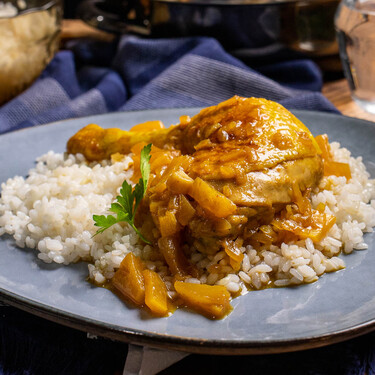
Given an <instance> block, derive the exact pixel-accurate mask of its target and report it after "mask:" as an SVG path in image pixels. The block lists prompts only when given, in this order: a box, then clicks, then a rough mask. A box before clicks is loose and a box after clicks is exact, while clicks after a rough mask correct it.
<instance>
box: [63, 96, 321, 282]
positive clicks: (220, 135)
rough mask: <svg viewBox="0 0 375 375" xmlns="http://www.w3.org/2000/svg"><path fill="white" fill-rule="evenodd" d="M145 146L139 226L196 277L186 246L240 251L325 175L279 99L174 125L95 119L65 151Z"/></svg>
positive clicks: (225, 108)
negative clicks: (108, 123) (144, 127)
mask: <svg viewBox="0 0 375 375" xmlns="http://www.w3.org/2000/svg"><path fill="white" fill-rule="evenodd" d="M140 142H143V144H147V143H152V144H153V150H152V153H151V155H152V157H151V177H150V182H149V187H148V190H147V194H146V197H145V198H144V199H143V201H142V205H141V207H140V209H139V213H138V223H139V225H141V226H142V231H143V232H144V233H145V236H146V237H147V236H148V238H150V237H152V238H150V240H152V241H153V242H154V243H155V244H156V246H158V247H159V248H160V250H161V252H162V254H163V255H164V258H165V259H166V261H167V263H168V265H169V267H170V269H171V271H172V274H174V275H176V276H177V277H184V276H187V275H192V274H194V271H192V269H191V267H189V265H188V262H187V261H186V259H185V257H184V255H183V254H182V252H181V244H182V243H189V244H191V245H192V246H194V247H195V248H197V249H198V250H200V251H202V252H206V253H214V252H216V251H218V250H219V249H220V248H223V247H224V248H226V249H227V250H228V249H229V250H228V252H230V251H232V253H233V254H234V253H235V250H233V249H234V247H235V246H237V245H242V244H243V243H246V242H249V241H250V242H251V239H252V236H254V235H255V234H256V233H257V232H258V231H259V228H260V227H261V226H262V225H266V224H269V223H271V221H272V220H273V219H274V218H275V215H276V214H277V213H278V212H280V210H282V209H283V208H285V206H286V205H287V204H290V203H291V202H293V201H294V200H295V196H296V191H297V192H298V194H305V193H308V191H309V190H311V189H312V188H314V187H315V186H316V185H317V184H318V183H319V181H320V179H321V177H322V175H323V164H322V159H321V156H320V149H319V146H318V145H317V143H316V141H315V139H314V137H313V136H312V134H311V133H310V131H309V130H308V129H307V128H306V126H305V125H304V124H302V122H301V121H299V120H298V119H297V118H296V117H295V116H294V115H293V114H292V113H290V112H289V111H288V110H286V109H285V108H284V107H283V106H281V105H280V104H277V103H275V102H272V101H268V100H266V99H259V98H241V97H238V96H235V97H233V98H231V99H229V100H227V101H225V102H223V103H220V104H218V105H217V106H213V107H208V108H206V109H203V110H202V111H201V112H200V113H198V114H197V115H196V116H194V117H192V118H191V119H190V118H186V117H184V118H182V120H181V122H180V124H179V125H175V126H171V127H170V128H167V129H157V130H153V131H149V132H132V131H130V132H128V131H123V130H120V129H102V128H100V127H99V126H97V125H88V126H87V127H85V128H83V129H82V130H80V131H79V132H78V133H77V134H75V135H74V136H73V137H72V138H71V139H70V140H69V141H68V144H67V151H68V152H69V153H82V154H83V155H84V156H85V157H86V158H87V159H88V160H91V161H92V160H101V159H105V158H109V157H110V156H111V155H112V154H114V153H121V154H128V153H130V152H131V151H133V152H134V146H135V145H137V144H139V143H140ZM154 229H156V230H154ZM238 239H240V241H239V242H238ZM236 241H237V242H236ZM234 244H236V245H234Z"/></svg>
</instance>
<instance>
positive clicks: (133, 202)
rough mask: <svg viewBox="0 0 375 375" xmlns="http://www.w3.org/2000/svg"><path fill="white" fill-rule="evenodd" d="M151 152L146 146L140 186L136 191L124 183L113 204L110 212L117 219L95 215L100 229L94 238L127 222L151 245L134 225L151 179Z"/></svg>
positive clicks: (96, 223) (136, 186)
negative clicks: (112, 227) (120, 223)
mask: <svg viewBox="0 0 375 375" xmlns="http://www.w3.org/2000/svg"><path fill="white" fill-rule="evenodd" d="M150 152H151V144H149V145H147V146H145V147H144V148H143V149H142V151H141V161H140V168H141V175H142V177H141V178H140V179H139V182H138V184H136V185H135V187H134V190H133V189H132V187H131V185H130V184H129V183H128V182H127V181H124V182H123V183H122V186H121V189H120V195H119V196H117V197H116V202H114V203H112V204H111V208H110V211H111V212H113V213H114V214H115V215H116V217H115V216H114V215H93V217H92V218H93V220H94V225H95V226H97V227H99V229H98V230H97V232H96V233H95V234H94V236H96V235H97V234H99V233H103V232H104V231H105V230H106V229H108V228H109V227H111V226H112V225H114V224H116V223H119V222H122V221H125V222H126V223H128V224H129V225H130V226H131V227H132V228H133V229H134V230H135V231H136V233H137V234H138V235H139V237H140V238H141V239H142V240H143V241H144V242H146V243H148V244H150V242H149V241H148V240H146V239H145V238H144V237H143V236H142V234H141V233H140V231H139V230H138V228H136V226H135V225H134V216H135V213H136V211H137V208H138V205H139V203H140V202H141V200H142V199H143V197H144V196H145V194H146V190H147V184H148V180H149V177H150V158H151V155H150Z"/></svg>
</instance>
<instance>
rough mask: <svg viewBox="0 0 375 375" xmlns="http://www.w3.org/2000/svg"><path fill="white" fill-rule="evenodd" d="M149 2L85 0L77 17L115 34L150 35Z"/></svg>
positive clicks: (79, 8) (137, 0)
mask: <svg viewBox="0 0 375 375" xmlns="http://www.w3.org/2000/svg"><path fill="white" fill-rule="evenodd" d="M148 14H149V2H148V1H147V0H146V1H139V0H128V1H121V2H119V1H116V0H84V1H82V2H81V3H80V4H79V6H78V7H77V10H76V17H77V18H80V19H81V20H83V21H84V22H86V23H87V24H89V25H90V26H92V27H95V28H97V29H99V30H103V31H107V32H109V33H114V34H123V33H129V32H130V33H136V34H140V35H149V34H150V28H149V24H150V23H149V20H148Z"/></svg>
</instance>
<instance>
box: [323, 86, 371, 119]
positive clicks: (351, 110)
mask: <svg viewBox="0 0 375 375" xmlns="http://www.w3.org/2000/svg"><path fill="white" fill-rule="evenodd" d="M322 92H323V95H324V96H325V97H326V98H327V99H328V100H330V101H331V102H332V103H333V104H334V106H335V107H336V108H337V109H338V110H339V111H341V113H342V114H343V115H346V116H350V117H357V118H361V119H364V120H369V121H374V122H375V114H371V113H368V112H366V111H365V110H363V109H362V108H361V107H360V106H358V104H357V103H356V102H355V101H354V100H353V99H352V98H351V96H350V90H349V85H348V82H347V81H346V80H345V79H340V80H338V81H333V82H327V83H326V84H324V86H323V90H322ZM374 125H375V124H374Z"/></svg>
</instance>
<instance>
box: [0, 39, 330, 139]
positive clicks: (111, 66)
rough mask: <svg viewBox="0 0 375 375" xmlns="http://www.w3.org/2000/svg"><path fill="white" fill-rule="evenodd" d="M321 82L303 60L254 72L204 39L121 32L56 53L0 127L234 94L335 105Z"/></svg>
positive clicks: (205, 101) (308, 105) (0, 115)
mask: <svg viewBox="0 0 375 375" xmlns="http://www.w3.org/2000/svg"><path fill="white" fill-rule="evenodd" d="M98 63H100V64H98ZM278 81H279V82H278ZM321 86H322V76H321V73H320V70H319V68H318V67H317V66H316V65H315V64H314V63H313V62H311V61H309V60H303V59H300V60H293V61H283V62H279V63H275V64H271V65H270V64H268V65H267V66H263V67H261V68H258V71H256V70H254V69H252V68H251V67H249V66H248V65H245V64H244V63H243V62H241V61H240V60H239V59H237V58H234V57H233V56H232V55H230V54H229V53H227V52H226V51H225V50H224V49H223V48H222V47H221V45H220V44H219V43H218V42H217V41H216V40H214V39H211V38H181V39H160V40H149V39H140V38H137V37H134V36H126V37H123V38H122V39H121V40H120V42H119V43H118V46H117V49H113V48H112V49H111V48H108V46H104V45H103V47H102V48H98V45H97V44H90V43H86V44H76V45H74V46H73V48H72V49H71V50H65V51H61V52H59V53H58V54H57V55H56V57H55V58H54V59H53V61H52V62H51V63H50V64H49V66H48V67H47V68H46V69H45V71H44V72H43V74H42V75H41V76H40V78H39V79H38V80H37V81H36V82H35V83H34V84H33V85H32V86H31V87H30V88H29V89H27V90H26V91H25V92H23V93H22V94H20V95H19V96H18V97H16V98H15V99H13V100H11V101H10V102H8V103H7V104H5V105H3V106H2V107H0V133H4V132H7V131H11V130H16V129H21V128H25V127H29V126H33V125H38V124H45V123H49V122H52V121H56V120H61V119H65V118H71V117H80V116H85V115H92V114H99V113H105V112H112V111H117V110H121V111H128V110H141V109H150V108H176V107H199V106H208V105H213V104H217V103H218V102H220V101H223V100H225V99H228V98H230V97H231V96H233V95H235V94H237V95H241V96H246V97H247V96H260V97H265V98H267V99H271V100H276V101H279V102H280V103H282V104H283V105H285V106H286V107H287V108H290V109H292V108H298V109H311V110H320V111H332V112H334V111H336V110H335V108H334V107H333V106H332V104H331V103H329V102H328V101H327V100H326V99H325V98H324V97H323V95H322V94H321V93H320V92H319V90H320V89H321Z"/></svg>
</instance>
